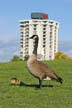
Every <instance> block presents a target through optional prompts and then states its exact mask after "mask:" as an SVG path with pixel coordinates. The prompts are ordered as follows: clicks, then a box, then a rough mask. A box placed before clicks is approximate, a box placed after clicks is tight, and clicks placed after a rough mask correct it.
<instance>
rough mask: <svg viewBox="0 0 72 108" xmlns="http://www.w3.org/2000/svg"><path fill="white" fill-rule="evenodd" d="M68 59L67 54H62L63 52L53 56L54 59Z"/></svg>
mask: <svg viewBox="0 0 72 108" xmlns="http://www.w3.org/2000/svg"><path fill="white" fill-rule="evenodd" d="M69 58H70V57H69V56H68V55H67V54H64V53H63V52H57V53H56V54H55V59H69Z"/></svg>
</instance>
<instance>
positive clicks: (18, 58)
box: [11, 55, 21, 61]
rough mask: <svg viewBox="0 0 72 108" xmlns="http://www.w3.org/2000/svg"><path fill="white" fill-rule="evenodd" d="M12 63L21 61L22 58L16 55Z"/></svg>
mask: <svg viewBox="0 0 72 108" xmlns="http://www.w3.org/2000/svg"><path fill="white" fill-rule="evenodd" d="M11 61H21V59H20V57H19V56H17V55H15V56H13V58H12V59H11Z"/></svg>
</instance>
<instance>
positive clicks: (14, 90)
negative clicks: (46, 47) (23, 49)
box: [0, 59, 72, 108]
mask: <svg viewBox="0 0 72 108" xmlns="http://www.w3.org/2000/svg"><path fill="white" fill-rule="evenodd" d="M45 63H46V64H47V65H49V66H50V67H52V68H53V69H54V70H55V71H56V73H57V74H58V75H59V76H61V77H62V78H63V80H64V82H63V84H62V85H61V84H59V83H58V82H55V81H43V83H42V84H43V87H42V89H37V88H36V85H37V84H38V80H37V79H35V78H34V77H33V76H32V75H31V74H29V72H28V70H27V68H26V61H18V62H8V63H0V108H72V60H68V59H67V60H55V61H45ZM13 77H16V78H18V79H19V80H21V81H23V82H24V85H22V86H12V85H10V79H11V78H13Z"/></svg>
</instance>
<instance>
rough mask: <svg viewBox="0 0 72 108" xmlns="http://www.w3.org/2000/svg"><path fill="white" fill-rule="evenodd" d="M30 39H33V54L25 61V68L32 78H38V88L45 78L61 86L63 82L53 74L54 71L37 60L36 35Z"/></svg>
mask: <svg viewBox="0 0 72 108" xmlns="http://www.w3.org/2000/svg"><path fill="white" fill-rule="evenodd" d="M30 39H34V40H35V44H34V50H33V54H32V55H31V56H30V57H29V59H28V61H27V67H28V69H29V71H30V73H31V74H32V75H33V76H34V77H36V78H38V80H39V88H40V87H41V85H42V80H43V79H45V78H47V77H48V78H49V79H51V80H55V81H57V82H60V83H61V84H62V82H63V80H62V78H61V77H59V76H58V75H57V74H56V73H55V72H54V70H52V69H51V68H50V67H49V66H48V65H46V64H44V63H42V62H41V61H38V60H37V48H38V40H39V38H38V35H33V36H32V37H30Z"/></svg>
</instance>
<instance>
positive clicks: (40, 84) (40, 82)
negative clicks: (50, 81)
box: [39, 79, 42, 88]
mask: <svg viewBox="0 0 72 108" xmlns="http://www.w3.org/2000/svg"><path fill="white" fill-rule="evenodd" d="M41 87H42V80H41V79H39V88H41Z"/></svg>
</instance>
